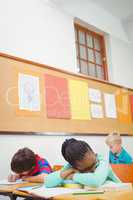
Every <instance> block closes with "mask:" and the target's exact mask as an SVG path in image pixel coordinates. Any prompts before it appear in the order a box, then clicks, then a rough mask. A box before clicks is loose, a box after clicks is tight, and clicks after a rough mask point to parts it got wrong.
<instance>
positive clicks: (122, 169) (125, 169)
mask: <svg viewBox="0 0 133 200" xmlns="http://www.w3.org/2000/svg"><path fill="white" fill-rule="evenodd" d="M111 167H112V169H113V171H114V172H115V174H116V175H117V176H118V177H119V179H120V180H121V181H122V182H124V183H129V182H131V183H133V164H111Z"/></svg>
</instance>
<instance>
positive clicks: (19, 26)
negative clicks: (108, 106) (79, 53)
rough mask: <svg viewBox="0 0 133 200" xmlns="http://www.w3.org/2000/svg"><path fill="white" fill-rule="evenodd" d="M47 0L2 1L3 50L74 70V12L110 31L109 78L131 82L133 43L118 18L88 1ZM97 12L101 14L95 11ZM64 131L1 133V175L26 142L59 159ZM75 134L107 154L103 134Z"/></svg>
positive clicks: (0, 35) (0, 38) (0, 34)
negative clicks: (59, 0)
mask: <svg viewBox="0 0 133 200" xmlns="http://www.w3.org/2000/svg"><path fill="white" fill-rule="evenodd" d="M46 2H48V1H45V0H28V1H27V0H23V1H18V0H12V1H10V0H4V1H2V2H0V27H1V31H0V44H1V45H0V51H1V52H4V53H8V54H11V55H14V56H18V57H22V58H26V59H30V60H33V61H37V62H40V63H44V64H48V65H51V66H56V67H59V68H63V69H66V70H69V71H74V72H76V71H77V68H76V52H75V43H74V29H73V18H74V17H79V18H81V19H82V20H84V21H85V22H86V23H90V24H91V25H94V26H96V27H97V28H98V29H101V31H105V32H106V33H107V35H108V37H107V38H108V40H107V41H106V42H107V43H108V48H107V55H108V63H109V80H111V81H112V82H115V83H118V84H122V85H124V86H129V87H133V79H132V77H131V75H132V74H133V72H132V71H133V69H132V64H133V59H132V57H133V56H132V55H131V53H130V51H131V49H132V50H133V46H132V45H131V46H130V45H129V43H128V42H127V37H126V33H125V31H124V29H123V28H122V25H121V23H120V21H119V20H117V19H116V18H115V17H113V16H111V15H110V14H108V13H107V12H106V11H105V10H103V9H100V8H99V7H97V6H96V5H95V4H92V3H91V4H89V10H88V9H87V8H86V9H85V8H82V7H80V4H79V1H78V0H77V5H76V6H74V5H73V1H72V6H70V5H67V10H65V11H63V10H62V8H61V7H59V8H57V7H56V5H53V4H48V3H46ZM66 2H70V1H66ZM82 6H83V5H82ZM70 8H71V10H70ZM82 9H83V11H82ZM93 10H95V13H97V14H96V15H94V12H93ZM98 15H100V17H97V16H98ZM130 48H131V49H130ZM132 52H133V51H132ZM67 137H68V136H46V135H43V136H40V135H36V136H30V135H29V136H25V135H19V136H18V135H10V136H9V135H0V147H1V156H0V165H1V168H0V169H1V170H0V178H4V177H5V176H6V174H8V172H9V161H10V158H11V157H12V155H13V153H14V152H15V151H16V150H17V149H18V148H22V147H24V146H28V147H30V148H32V149H33V150H35V151H36V152H38V153H40V154H41V155H44V156H46V157H47V158H48V160H49V161H50V162H51V163H52V164H58V163H63V162H64V161H63V159H61V155H60V153H59V152H60V147H61V144H62V142H63V141H64V140H65V139H66V138H67ZM75 137H76V136H75ZM76 138H78V139H83V140H86V141H87V142H88V143H89V144H90V145H92V147H93V148H94V149H95V151H96V152H100V151H101V153H102V154H103V155H104V156H106V157H107V154H108V148H107V146H106V145H105V144H104V137H103V136H77V137H76ZM123 139H124V146H125V147H126V148H127V150H128V151H129V152H130V153H131V154H132V155H133V148H132V143H133V137H130V138H129V137H124V138H123ZM51 147H52V150H51ZM55 158H56V159H55Z"/></svg>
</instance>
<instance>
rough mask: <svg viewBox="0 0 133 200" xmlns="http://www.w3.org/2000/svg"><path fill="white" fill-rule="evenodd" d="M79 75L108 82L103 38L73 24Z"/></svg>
mask: <svg viewBox="0 0 133 200" xmlns="http://www.w3.org/2000/svg"><path fill="white" fill-rule="evenodd" d="M75 33H76V49H77V62H78V67H79V70H80V73H82V74H86V75H89V76H93V77H96V78H99V79H102V80H108V78H107V67H106V57H105V48H104V38H103V36H101V35H99V34H97V33H95V32H92V31H90V30H88V29H85V28H83V27H81V26H79V25H77V24H75Z"/></svg>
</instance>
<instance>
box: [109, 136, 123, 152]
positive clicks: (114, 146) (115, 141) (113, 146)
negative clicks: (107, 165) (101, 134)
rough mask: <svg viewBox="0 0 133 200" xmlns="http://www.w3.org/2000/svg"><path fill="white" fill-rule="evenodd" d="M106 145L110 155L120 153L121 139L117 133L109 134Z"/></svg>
mask: <svg viewBox="0 0 133 200" xmlns="http://www.w3.org/2000/svg"><path fill="white" fill-rule="evenodd" d="M106 144H107V145H108V146H109V148H110V151H112V153H114V154H115V153H120V151H121V144H122V139H121V136H120V135H119V134H118V133H111V134H109V135H108V136H107V138H106Z"/></svg>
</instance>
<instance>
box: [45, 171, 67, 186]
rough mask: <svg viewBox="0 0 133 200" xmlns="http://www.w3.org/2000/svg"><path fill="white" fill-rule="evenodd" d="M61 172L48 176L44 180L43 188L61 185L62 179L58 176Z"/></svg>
mask: <svg viewBox="0 0 133 200" xmlns="http://www.w3.org/2000/svg"><path fill="white" fill-rule="evenodd" d="M60 172H61V171H56V172H53V173H51V174H49V175H48V176H47V177H46V179H45V186H46V187H56V186H58V185H61V184H62V183H63V180H64V179H63V178H61V176H60Z"/></svg>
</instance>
